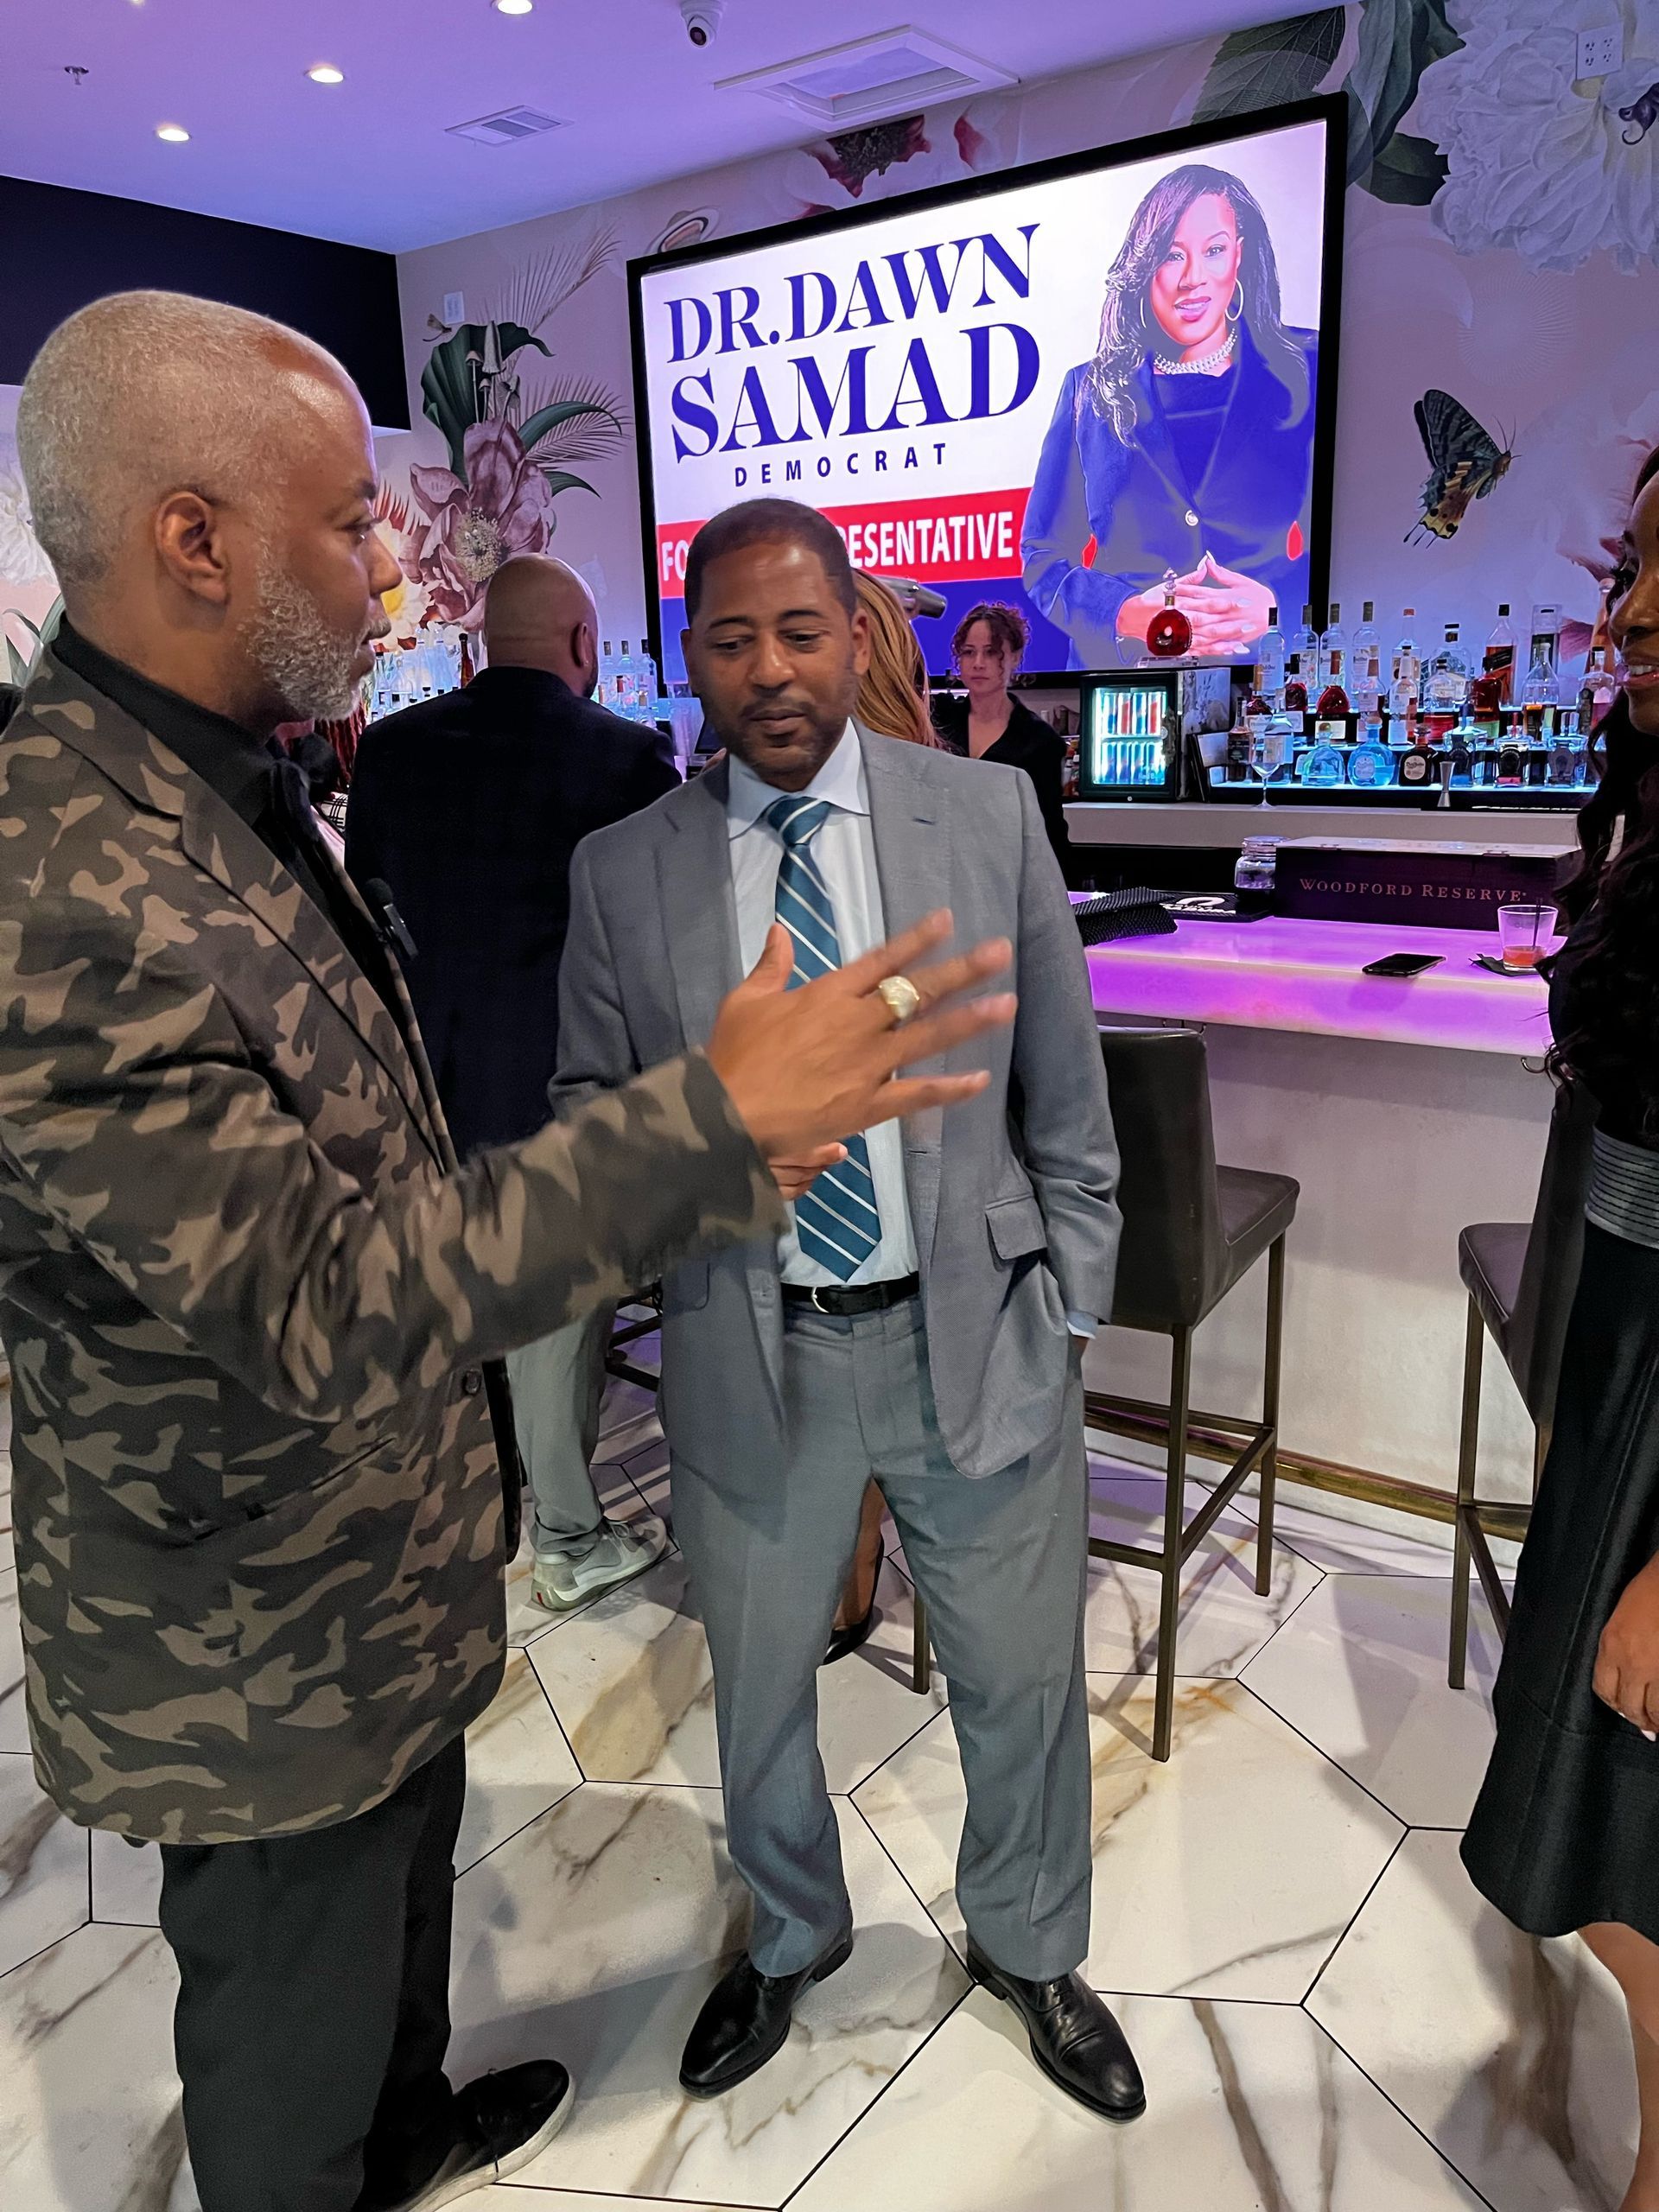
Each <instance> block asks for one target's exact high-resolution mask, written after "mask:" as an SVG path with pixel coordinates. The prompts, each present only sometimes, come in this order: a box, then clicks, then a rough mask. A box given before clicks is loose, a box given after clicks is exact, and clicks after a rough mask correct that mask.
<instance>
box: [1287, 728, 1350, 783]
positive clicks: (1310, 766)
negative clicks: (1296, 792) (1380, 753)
mask: <svg viewBox="0 0 1659 2212" xmlns="http://www.w3.org/2000/svg"><path fill="white" fill-rule="evenodd" d="M1296 774H1297V779H1298V780H1299V781H1300V782H1301V783H1304V784H1311V785H1313V786H1314V788H1315V789H1317V790H1321V791H1329V790H1332V789H1333V788H1334V787H1335V785H1338V784H1344V783H1346V782H1347V780H1348V761H1347V756H1346V754H1345V753H1344V750H1343V748H1342V747H1341V746H1339V745H1338V744H1337V743H1335V742H1334V741H1333V740H1332V737H1331V735H1330V733H1329V732H1328V731H1327V730H1325V729H1323V728H1321V729H1319V731H1318V732H1317V733H1316V734H1315V736H1314V740H1313V744H1312V745H1310V746H1309V747H1308V748H1307V751H1306V753H1303V755H1302V757H1301V759H1300V761H1298V763H1297V765H1296Z"/></svg>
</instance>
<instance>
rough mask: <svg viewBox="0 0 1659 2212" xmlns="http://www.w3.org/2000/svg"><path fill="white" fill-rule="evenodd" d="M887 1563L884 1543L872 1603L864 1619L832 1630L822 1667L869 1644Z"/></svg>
mask: <svg viewBox="0 0 1659 2212" xmlns="http://www.w3.org/2000/svg"><path fill="white" fill-rule="evenodd" d="M886 1565H887V1544H886V1542H885V1541H884V1542H883V1543H882V1546H881V1548H880V1551H879V1552H878V1553H877V1554H876V1555H875V1573H874V1577H873V1578H872V1580H871V1582H870V1602H869V1604H868V1605H867V1606H866V1607H865V1608H864V1618H863V1619H862V1620H861V1621H849V1622H848V1624H847V1625H846V1627H845V1628H832V1629H831V1630H830V1631H829V1648H828V1649H827V1650H826V1651H825V1652H824V1655H823V1658H822V1659H821V1660H820V1661H819V1662H818V1664H819V1665H820V1666H821V1667H833V1666H834V1665H835V1663H836V1660H837V1659H847V1658H850V1657H851V1656H852V1654H853V1653H854V1652H855V1651H857V1650H859V1649H861V1647H862V1646H863V1645H865V1644H867V1643H868V1642H869V1640H870V1636H871V1633H872V1631H873V1630H874V1627H875V1624H876V1618H877V1616H876V1610H875V1594H876V1592H877V1591H878V1590H879V1589H880V1587H881V1570H882V1568H883V1567H885V1566H886Z"/></svg>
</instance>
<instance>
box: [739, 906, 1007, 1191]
mask: <svg viewBox="0 0 1659 2212" xmlns="http://www.w3.org/2000/svg"><path fill="white" fill-rule="evenodd" d="M950 928H951V923H950V915H949V914H948V913H938V914H931V915H929V916H928V918H927V919H926V920H925V921H922V922H918V924H917V925H916V926H915V927H914V928H913V929H909V930H905V931H901V932H900V933H899V936H897V937H895V938H890V939H889V940H888V941H887V944H881V945H878V946H877V947H876V949H875V950H874V952H869V953H866V954H865V955H864V957H862V958H861V959H859V960H853V961H849V963H848V964H847V965H846V967H844V968H838V969H835V970H834V972H833V973H832V974H829V975H827V976H819V977H818V978H817V980H816V982H810V983H807V984H804V985H803V986H802V988H800V989H799V990H791V988H789V983H790V977H791V975H792V973H793V971H794V963H795V950H794V941H793V939H792V938H791V937H790V935H789V932H788V931H787V930H785V928H784V927H783V926H782V925H780V924H774V925H773V927H772V931H771V933H770V935H769V936H768V937H767V939H766V950H765V951H764V952H763V953H762V954H761V956H760V959H759V961H758V962H757V963H755V966H754V968H753V971H752V972H751V974H750V975H749V976H747V977H746V979H745V980H744V981H743V982H741V983H740V984H739V985H738V987H737V988H736V989H735V990H734V991H733V992H731V993H730V994H729V995H728V996H727V998H726V999H725V1001H723V1003H722V1004H721V1009H720V1012H719V1014H717V1016H716V1017H715V1027H714V1033H713V1035H712V1036H711V1037H710V1039H709V1063H710V1065H712V1067H713V1068H714V1070H715V1074H716V1075H718V1076H719V1077H720V1078H721V1082H722V1083H723V1084H725V1086H726V1089H727V1090H728V1093H729V1094H730V1096H731V1099H732V1103H733V1105H734V1108H735V1109H736V1110H737V1113H738V1115H739V1117H740V1118H741V1121H742V1122H743V1123H744V1125H745V1127H746V1128H747V1129H748V1132H749V1134H750V1135H751V1136H752V1137H753V1139H754V1141H755V1144H756V1146H757V1147H759V1149H760V1151H761V1152H762V1153H763V1154H765V1156H766V1159H767V1160H768V1161H769V1162H771V1163H772V1164H773V1166H774V1172H777V1171H778V1170H779V1169H781V1170H784V1171H785V1172H789V1173H793V1174H797V1175H798V1174H799V1173H803V1172H804V1171H805V1170H806V1169H808V1168H810V1174H809V1175H808V1176H807V1180H808V1181H810V1178H811V1175H816V1174H818V1173H822V1171H823V1168H824V1167H826V1166H833V1165H834V1164H835V1162H836V1159H837V1158H839V1156H840V1141H841V1140H842V1138H843V1137H847V1136H850V1135H854V1134H855V1132H856V1131H858V1130H860V1129H868V1128H873V1127H874V1125H875V1124H876V1123H877V1122H886V1121H891V1120H893V1119H894V1118H896V1117H897V1116H902V1115H906V1114H918V1113H921V1112H922V1111H924V1110H925V1109H926V1108H928V1107H932V1106H954V1105H957V1104H959V1103H961V1102H962V1101H963V1100H964V1099H968V1098H972V1097H974V1096H976V1094H977V1093H978V1092H980V1091H982V1090H984V1088H985V1086H986V1084H987V1083H988V1082H989V1080H990V1077H988V1074H986V1073H985V1072H984V1071H982V1070H980V1071H976V1072H974V1073H972V1074H969V1075H947V1076H912V1077H903V1076H900V1075H899V1070H900V1069H901V1068H904V1067H909V1066H913V1065H915V1064H916V1063H917V1062H918V1061H921V1060H930V1059H933V1058H937V1057H938V1055H939V1054H941V1053H944V1052H950V1050H951V1049H952V1048H953V1047H954V1046H957V1045H961V1044H963V1043H965V1042H966V1041H967V1040H968V1039H970V1038H973V1037H977V1036H980V1035H982V1033H984V1032H985V1031H986V1030H988V1029H996V1028H1002V1027H1006V1026H1007V1024H1008V1023H1009V1022H1011V1021H1012V1020H1014V1009H1015V1005H1016V1001H1015V1000H1014V996H1013V995H1012V994H1010V993H1000V994H996V995H991V996H988V997H984V998H978V999H969V1000H968V1001H966V1002H965V1003H952V1002H953V1001H961V1000H962V998H963V993H964V992H968V991H971V990H972V989H974V988H975V987H976V985H978V984H981V983H984V982H988V981H989V979H990V978H991V977H992V976H997V975H1000V974H1001V973H1003V972H1004V971H1005V970H1006V969H1007V966H1008V963H1009V961H1010V959H1011V958H1012V957H1013V948H1012V947H1011V946H1010V945H1009V944H1008V942H1007V938H993V939H991V940H990V941H988V943H986V944H980V945H976V946H975V947H974V949H973V950H971V951H969V952H964V953H958V954H956V955H954V956H953V957H950V958H949V959H945V960H938V961H934V962H932V963H931V964H927V965H918V964H917V963H918V962H920V961H921V960H922V958H923V956H924V955H925V954H927V953H929V952H931V951H932V950H935V949H936V948H937V947H938V946H939V945H941V944H944V942H945V940H946V939H947V938H949V937H950ZM894 975H904V976H908V977H909V978H910V981H911V982H912V983H913V984H914V985H915V987H916V988H917V990H918V992H919V993H920V995H921V1000H922V1005H921V1010H920V1011H919V1013H918V1014H917V1015H916V1017H915V1019H914V1020H912V1021H909V1022H907V1023H906V1025H905V1026H904V1027H903V1028H902V1029H900V1028H899V1027H896V1026H895V1025H894V1022H893V1015H892V1014H891V1012H890V1011H889V1009H888V1007H887V1003H886V1001H884V1000H883V999H882V998H881V997H880V995H879V994H878V992H877V988H876V986H877V985H878V984H879V983H880V982H882V981H883V980H884V978H886V977H887V976H894ZM779 1187H780V1188H782V1189H785V1195H786V1196H791V1195H795V1194H794V1193H793V1192H790V1191H789V1190H788V1189H787V1187H786V1185H785V1182H784V1179H783V1174H782V1173H780V1174H779ZM801 1187H802V1188H803V1189H804V1188H805V1187H806V1185H805V1184H804V1183H803V1184H802V1185H801Z"/></svg>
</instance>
